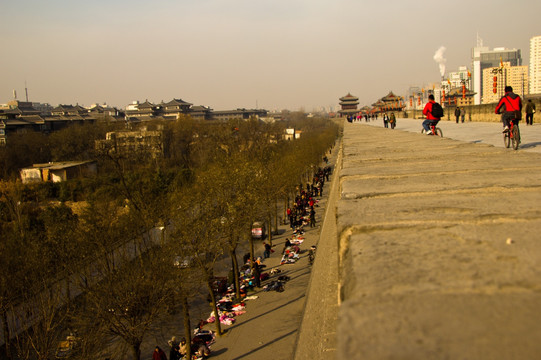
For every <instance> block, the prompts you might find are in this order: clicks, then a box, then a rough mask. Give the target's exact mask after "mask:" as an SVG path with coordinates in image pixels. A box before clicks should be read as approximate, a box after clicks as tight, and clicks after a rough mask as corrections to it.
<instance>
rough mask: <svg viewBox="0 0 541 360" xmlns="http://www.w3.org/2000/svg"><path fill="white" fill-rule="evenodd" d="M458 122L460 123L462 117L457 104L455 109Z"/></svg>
mask: <svg viewBox="0 0 541 360" xmlns="http://www.w3.org/2000/svg"><path fill="white" fill-rule="evenodd" d="M455 117H456V123H457V124H458V119H459V118H460V108H459V107H458V106H457V107H456V109H455Z"/></svg>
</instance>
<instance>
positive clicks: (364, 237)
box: [307, 119, 541, 359]
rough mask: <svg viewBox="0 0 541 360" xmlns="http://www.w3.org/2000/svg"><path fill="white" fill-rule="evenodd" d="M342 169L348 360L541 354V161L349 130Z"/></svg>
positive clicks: (342, 333)
mask: <svg viewBox="0 0 541 360" xmlns="http://www.w3.org/2000/svg"><path fill="white" fill-rule="evenodd" d="M398 125H400V119H399V120H398ZM444 135H445V132H444ZM339 166H341V169H340V171H339V172H340V174H339V176H340V189H339V192H340V199H339V200H338V207H337V210H336V212H337V215H336V216H337V217H336V219H337V220H336V221H337V224H336V225H337V233H338V235H339V237H338V241H339V244H340V249H339V255H340V263H339V264H340V268H339V269H340V270H339V271H340V290H339V291H340V309H339V320H338V326H337V330H336V331H337V334H338V336H337V352H336V358H337V359H539V358H541V341H539V339H541V325H540V324H541V310H540V309H541V242H540V240H541V235H540V233H541V155H540V154H538V153H528V152H525V151H520V149H519V151H513V150H511V149H505V148H496V147H493V146H490V145H485V144H474V143H464V142H460V141H456V140H451V139H448V138H439V137H433V136H426V135H421V134H419V133H409V132H404V131H397V130H390V129H384V128H379V127H373V126H367V125H364V124H362V123H352V124H351V123H346V124H345V129H344V137H343V159H342V163H341V165H339ZM321 241H322V240H320V243H321ZM316 265H317V264H316ZM310 290H313V289H310ZM307 315H308V314H307ZM315 343H317V342H314V344H315ZM319 358H320V359H324V358H325V357H319Z"/></svg>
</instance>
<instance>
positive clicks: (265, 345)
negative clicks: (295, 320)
mask: <svg viewBox="0 0 541 360" xmlns="http://www.w3.org/2000/svg"><path fill="white" fill-rule="evenodd" d="M296 332H297V329H295V330H292V331H290V332H288V333H287V334H284V335H282V336H280V337H277V338H276V339H274V340H272V341H269V342H268V343H266V344H264V345H261V346H259V347H257V348H255V349H253V350H251V351H248V352H247V353H246V354H243V355H241V356H237V357H236V358H234V359H232V360H238V359H242V358H244V357H246V356H249V355H252V354H254V353H256V352H257V351H259V350H261V349H263V348H265V347H267V346H269V345H272V344H273V343H275V342H277V341H279V340H281V339H283V338H286V337H288V336H290V335H293V334H294V333H296Z"/></svg>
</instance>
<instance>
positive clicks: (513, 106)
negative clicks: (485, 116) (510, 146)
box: [495, 86, 522, 133]
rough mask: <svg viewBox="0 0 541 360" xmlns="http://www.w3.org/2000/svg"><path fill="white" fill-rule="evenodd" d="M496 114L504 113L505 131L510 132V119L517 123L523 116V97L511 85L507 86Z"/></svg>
mask: <svg viewBox="0 0 541 360" xmlns="http://www.w3.org/2000/svg"><path fill="white" fill-rule="evenodd" d="M495 112H496V114H502V123H503V131H502V132H503V133H506V132H509V126H510V121H513V122H514V123H515V124H517V123H518V122H519V121H520V119H521V118H522V99H521V98H520V96H518V95H517V94H515V93H514V92H513V88H512V87H511V86H506V87H505V95H504V96H502V98H501V99H500V102H499V103H498V105H497V106H496V110H495Z"/></svg>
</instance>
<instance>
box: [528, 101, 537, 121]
mask: <svg viewBox="0 0 541 360" xmlns="http://www.w3.org/2000/svg"><path fill="white" fill-rule="evenodd" d="M534 113H535V104H534V103H533V102H532V99H528V102H527V103H526V125H533V114H534Z"/></svg>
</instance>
